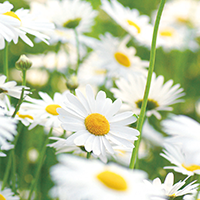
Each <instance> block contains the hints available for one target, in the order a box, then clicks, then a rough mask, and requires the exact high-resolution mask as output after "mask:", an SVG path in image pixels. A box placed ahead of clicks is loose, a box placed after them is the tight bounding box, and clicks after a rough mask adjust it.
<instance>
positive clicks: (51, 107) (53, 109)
mask: <svg viewBox="0 0 200 200" xmlns="http://www.w3.org/2000/svg"><path fill="white" fill-rule="evenodd" d="M57 108H61V106H59V105H58V104H50V105H48V106H47V107H46V108H45V110H46V111H47V112H48V113H50V114H52V115H59V114H58V113H57V111H56V109H57Z"/></svg>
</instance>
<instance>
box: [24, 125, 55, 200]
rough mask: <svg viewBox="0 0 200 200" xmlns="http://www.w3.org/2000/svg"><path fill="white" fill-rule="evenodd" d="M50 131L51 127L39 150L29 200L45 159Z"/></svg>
mask: <svg viewBox="0 0 200 200" xmlns="http://www.w3.org/2000/svg"><path fill="white" fill-rule="evenodd" d="M52 131H53V128H51V129H50V131H49V134H48V135H47V137H46V138H45V142H44V146H43V148H42V150H41V153H40V157H39V161H38V166H37V169H36V172H35V178H34V180H33V182H32V184H31V188H30V193H29V197H28V200H31V197H32V194H33V192H34V190H35V187H36V183H37V181H38V179H39V175H40V171H41V169H42V165H43V163H44V159H45V153H46V148H47V144H48V143H49V137H50V136H51V133H52Z"/></svg>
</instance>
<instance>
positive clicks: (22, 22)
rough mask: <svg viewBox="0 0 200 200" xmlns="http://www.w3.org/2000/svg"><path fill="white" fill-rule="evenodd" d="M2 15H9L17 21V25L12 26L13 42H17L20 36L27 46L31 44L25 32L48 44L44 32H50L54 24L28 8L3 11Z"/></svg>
mask: <svg viewBox="0 0 200 200" xmlns="http://www.w3.org/2000/svg"><path fill="white" fill-rule="evenodd" d="M4 15H7V16H10V17H12V18H14V19H17V20H18V21H19V25H18V26H15V27H14V26H13V29H14V34H15V37H14V38H13V42H14V43H15V44H16V43H18V38H19V37H20V38H21V39H22V40H23V41H24V42H25V43H27V44H28V45H29V46H31V47H32V46H33V43H32V41H31V40H30V39H29V38H28V37H27V36H26V34H27V33H28V34H31V35H34V36H35V37H37V38H38V39H40V40H42V41H43V42H45V43H47V44H49V42H48V39H50V38H49V36H47V35H46V34H45V33H48V32H51V31H52V30H53V29H54V24H53V23H51V22H49V21H48V20H46V19H44V18H40V17H39V16H38V15H34V14H31V13H30V11H29V10H28V9H23V8H21V9H18V10H17V11H15V12H13V11H9V12H6V13H4Z"/></svg>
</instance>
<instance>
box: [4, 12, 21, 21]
mask: <svg viewBox="0 0 200 200" xmlns="http://www.w3.org/2000/svg"><path fill="white" fill-rule="evenodd" d="M3 15H7V16H10V17H14V18H15V19H18V20H19V21H21V19H20V18H19V17H18V16H17V15H16V14H15V13H14V12H12V11H8V12H5V13H3Z"/></svg>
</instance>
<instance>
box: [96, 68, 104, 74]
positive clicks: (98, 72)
mask: <svg viewBox="0 0 200 200" xmlns="http://www.w3.org/2000/svg"><path fill="white" fill-rule="evenodd" d="M95 73H96V74H97V75H101V74H106V70H105V69H96V70H95Z"/></svg>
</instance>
